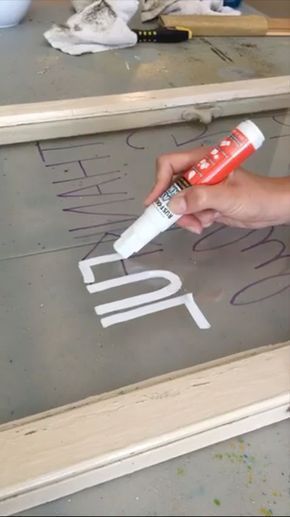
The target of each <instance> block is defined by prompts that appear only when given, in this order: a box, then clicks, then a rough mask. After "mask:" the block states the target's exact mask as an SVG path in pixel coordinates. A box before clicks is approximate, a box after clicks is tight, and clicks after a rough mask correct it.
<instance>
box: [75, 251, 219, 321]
mask: <svg viewBox="0 0 290 517" xmlns="http://www.w3.org/2000/svg"><path fill="white" fill-rule="evenodd" d="M121 260H122V257H121V255H119V254H118V253H112V254H110V255H102V256H100V257H93V258H89V259H86V260H82V261H81V262H79V269H80V271H81V273H82V276H83V280H84V283H85V284H90V285H87V290H88V291H89V293H91V294H94V293H99V292H102V291H107V290H109V289H112V288H115V287H121V286H124V285H128V284H133V283H136V282H141V281H148V280H149V281H151V280H152V279H157V278H158V279H160V278H162V279H165V280H168V282H169V283H168V284H167V285H166V286H165V287H162V288H160V289H158V290H155V291H153V292H151V293H144V294H141V295H137V296H131V297H129V298H123V299H119V300H116V301H114V302H109V303H105V304H101V305H97V306H95V312H96V314H97V315H102V314H108V313H112V312H116V314H114V315H111V316H107V317H105V318H102V319H101V320H100V321H101V324H102V326H103V327H105V328H106V327H110V326H112V325H117V324H119V323H123V322H125V321H130V320H133V319H136V318H141V317H143V316H146V315H148V314H154V313H156V312H160V311H164V310H166V309H170V308H173V307H178V306H181V305H184V306H185V307H186V309H187V310H188V312H189V314H190V316H191V317H192V319H193V320H194V321H195V323H196V324H197V326H198V327H199V328H200V329H208V328H210V323H209V322H208V320H207V319H206V317H205V316H204V314H203V313H202V312H201V310H200V309H199V307H198V306H197V304H196V302H195V300H194V298H193V295H192V293H188V294H183V295H179V296H175V297H174V298H170V296H172V295H173V294H176V293H177V292H178V291H179V290H180V288H181V287H182V282H181V280H180V278H179V276H178V275H176V274H175V273H172V272H171V271H166V270H150V271H142V272H141V273H132V274H129V275H126V276H121V277H117V278H113V279H110V280H104V281H102V282H95V275H94V272H93V269H92V268H93V267H94V266H99V265H101V264H108V263H111V262H118V261H121ZM94 282H95V283H94ZM156 300H162V301H156ZM138 306H139V307H138ZM130 307H134V308H133V309H131V310H128V311H127V310H124V309H128V308H130ZM136 307H138V308H136Z"/></svg>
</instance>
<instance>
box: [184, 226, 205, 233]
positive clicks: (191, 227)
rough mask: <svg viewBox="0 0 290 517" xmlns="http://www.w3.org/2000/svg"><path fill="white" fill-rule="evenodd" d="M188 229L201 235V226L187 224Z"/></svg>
mask: <svg viewBox="0 0 290 517" xmlns="http://www.w3.org/2000/svg"><path fill="white" fill-rule="evenodd" d="M186 230H188V231H189V232H191V233H197V234H198V235H200V234H201V232H202V229H201V228H196V227H195V226H187V227H186Z"/></svg>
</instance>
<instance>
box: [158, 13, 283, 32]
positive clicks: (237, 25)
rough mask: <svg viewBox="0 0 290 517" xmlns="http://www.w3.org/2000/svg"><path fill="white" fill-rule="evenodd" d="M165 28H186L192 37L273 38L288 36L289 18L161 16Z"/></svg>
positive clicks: (258, 16)
mask: <svg viewBox="0 0 290 517" xmlns="http://www.w3.org/2000/svg"><path fill="white" fill-rule="evenodd" d="M160 20H161V23H162V24H163V25H164V26H165V27H179V26H180V27H186V28H188V29H190V30H191V31H192V35H193V36H271V35H272V36H274V35H280V36H281V35H282V36H283V35H285V36H287V35H289V34H290V19H289V18H267V17H266V16H262V15H243V16H206V15H205V16H202V15H174V14H169V15H163V16H160Z"/></svg>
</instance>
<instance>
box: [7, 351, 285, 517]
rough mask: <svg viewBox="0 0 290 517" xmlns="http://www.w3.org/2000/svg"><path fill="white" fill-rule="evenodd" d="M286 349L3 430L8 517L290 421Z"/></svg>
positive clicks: (244, 358) (267, 352)
mask: <svg viewBox="0 0 290 517" xmlns="http://www.w3.org/2000/svg"><path fill="white" fill-rule="evenodd" d="M289 372H290V344H289V342H288V343H287V344H283V345H281V346H279V347H275V348H273V347H269V348H267V350H265V349H264V350H263V351H262V352H260V353H256V354H255V355H251V356H249V355H248V354H247V355H246V356H245V357H242V356H241V355H240V356H239V359H237V360H232V361H230V362H228V361H226V362H225V363H224V364H223V363H221V362H219V364H218V365H215V366H212V365H211V366H210V367H207V366H206V367H205V368H204V369H202V370H201V369H197V370H196V371H193V372H190V373H189V372H188V371H187V372H185V373H184V374H183V375H180V373H179V374H178V375H177V377H175V378H172V379H171V380H168V379H166V380H164V381H161V382H157V383H155V384H151V385H147V386H141V387H140V389H135V390H134V391H129V392H127V393H125V394H121V393H120V392H119V393H118V394H116V392H114V393H113V394H112V395H111V396H109V395H107V397H105V398H104V397H101V398H96V399H90V401H89V403H88V401H83V403H81V404H78V405H77V407H75V408H71V409H69V410H67V409H66V408H64V409H63V411H60V410H57V411H56V413H55V414H53V413H52V412H50V413H49V414H47V415H45V414H44V415H42V416H41V415H38V418H37V420H35V421H32V420H31V419H28V420H26V419H24V420H22V421H19V422H16V423H15V425H14V426H10V427H8V428H7V426H4V428H3V427H2V428H1V427H0V464H1V465H2V466H4V468H1V470H0V514H1V515H9V514H13V513H15V512H16V511H21V510H24V509H27V508H30V507H32V506H34V505H38V504H41V503H44V502H47V501H51V500H53V499H55V498H59V497H61V496H64V495H68V494H69V493H72V492H75V491H78V490H82V489H84V488H86V487H88V486H92V485H95V484H97V483H101V482H104V481H106V480H108V479H113V478H115V477H118V476H122V475H124V474H126V473H128V472H134V471H135V470H138V469H141V468H144V467H147V466H149V465H153V464H156V463H159V462H161V461H165V460H167V459H169V458H173V457H175V456H178V455H182V454H185V453H186V452H190V451H191V450H196V449H199V448H201V447H205V446H207V445H210V444H212V443H216V442H217V441H221V440H224V439H227V438H228V437H230V436H235V435H238V434H242V433H245V432H247V431H249V430H253V429H256V428H258V427H261V426H264V425H269V424H271V423H273V422H276V421H279V420H283V419H285V418H287V417H288V416H289V412H287V409H288V407H289V404H290V377H289Z"/></svg>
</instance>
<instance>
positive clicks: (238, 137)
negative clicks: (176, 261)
mask: <svg viewBox="0 0 290 517" xmlns="http://www.w3.org/2000/svg"><path fill="white" fill-rule="evenodd" d="M264 140H265V138H264V135H263V134H262V133H261V131H260V129H259V128H258V127H257V126H256V125H255V124H254V123H253V122H251V121H250V120H246V121H244V122H242V123H241V124H239V125H238V127H237V128H236V129H234V130H233V131H232V133H231V134H230V135H229V136H228V137H226V138H224V139H223V140H222V141H221V143H220V144H219V145H218V146H216V147H214V148H213V149H212V150H211V151H210V152H209V153H208V154H207V155H206V156H205V157H204V158H202V159H201V160H199V161H198V162H196V163H194V164H193V165H192V166H191V167H190V169H189V170H187V171H186V172H185V173H184V174H182V176H180V177H179V178H178V179H177V180H176V181H175V182H174V183H173V184H172V185H171V186H170V187H169V188H168V189H167V190H166V191H165V192H164V193H163V194H162V195H161V196H160V197H159V198H158V199H157V200H156V201H155V202H154V203H152V204H151V205H150V206H149V207H148V208H146V210H145V212H144V213H143V214H142V215H141V217H139V219H137V221H135V222H134V223H133V224H132V225H131V226H130V227H129V228H128V229H127V230H126V231H125V232H124V233H123V234H122V235H121V237H120V238H119V239H118V240H117V241H116V242H115V243H114V248H115V251H117V252H118V253H119V254H120V255H121V256H122V257H123V258H128V257H130V256H131V255H132V254H133V253H137V252H138V251H139V250H140V249H142V248H143V247H144V246H145V245H146V244H148V243H149V242H150V241H152V239H154V238H155V237H157V235H159V233H160V232H164V231H165V230H167V229H168V228H170V226H172V225H173V224H174V223H176V221H178V219H179V218H180V217H181V215H178V214H174V213H172V212H171V211H170V209H169V208H168V204H169V201H170V199H171V198H172V197H173V196H175V195H176V194H178V193H179V192H181V191H182V190H184V189H185V188H188V187H191V186H194V185H205V184H206V185H215V184H217V183H220V182H221V181H223V180H224V179H225V178H226V177H227V176H228V175H229V174H230V173H231V172H232V171H233V170H234V169H236V168H238V167H239V166H240V165H241V164H242V162H243V161H244V160H246V159H247V158H249V156H251V155H252V154H253V153H254V152H255V151H256V150H257V149H259V147H261V145H262V144H263V142H264Z"/></svg>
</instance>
